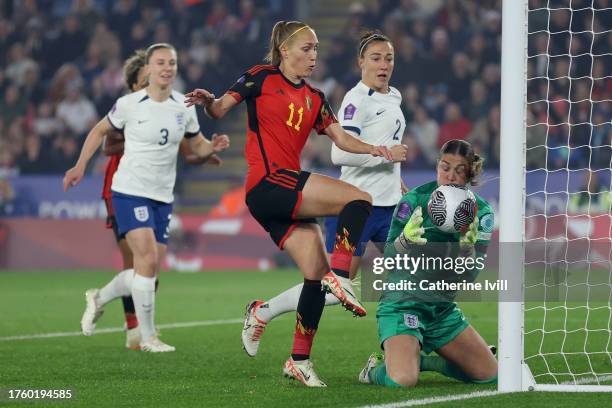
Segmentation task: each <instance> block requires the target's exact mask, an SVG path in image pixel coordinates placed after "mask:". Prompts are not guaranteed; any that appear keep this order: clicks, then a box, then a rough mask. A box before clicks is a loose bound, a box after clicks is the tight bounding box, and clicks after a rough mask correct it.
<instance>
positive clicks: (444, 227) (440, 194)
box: [427, 184, 478, 233]
mask: <svg viewBox="0 0 612 408" xmlns="http://www.w3.org/2000/svg"><path fill="white" fill-rule="evenodd" d="M477 211H478V207H477V205H476V198H475V197H474V193H472V192H471V191H470V190H468V189H467V188H466V187H464V186H459V185H456V184H447V185H444V186H440V187H438V188H436V189H435V190H434V191H433V193H431V197H430V199H429V202H428V203H427V212H428V213H429V218H431V221H432V222H433V223H434V225H435V226H436V227H438V229H440V230H441V231H444V232H449V233H455V232H464V231H465V230H467V228H468V227H469V226H470V224H471V223H472V222H473V221H474V217H476V213H477Z"/></svg>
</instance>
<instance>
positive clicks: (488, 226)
mask: <svg viewBox="0 0 612 408" xmlns="http://www.w3.org/2000/svg"><path fill="white" fill-rule="evenodd" d="M493 229H495V219H494V218H493V214H491V213H488V214H485V215H483V216H482V218H481V219H480V230H481V231H482V232H485V233H487V232H488V233H491V232H493Z"/></svg>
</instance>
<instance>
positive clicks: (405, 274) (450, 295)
mask: <svg viewBox="0 0 612 408" xmlns="http://www.w3.org/2000/svg"><path fill="white" fill-rule="evenodd" d="M437 187H438V184H437V182H436V181H432V182H430V183H427V184H423V185H421V186H419V187H417V188H415V189H413V190H411V191H410V192H408V193H407V194H405V195H404V196H403V197H402V198H401V199H400V201H399V203H398V204H397V206H396V207H395V211H394V213H393V218H392V220H391V226H390V228H389V235H388V237H387V242H386V245H385V257H394V258H395V257H396V255H398V253H397V251H396V249H395V246H394V245H393V243H394V241H395V240H396V239H397V238H398V237H399V235H400V234H401V233H402V231H403V230H404V226H405V225H406V223H407V222H408V220H409V219H410V216H411V215H412V213H413V211H414V210H415V209H416V208H417V207H421V210H422V213H423V225H422V226H423V228H424V230H425V233H424V234H423V237H424V238H427V244H425V245H422V246H420V245H416V244H415V245H412V246H411V247H410V250H409V251H408V253H407V255H408V256H410V257H412V258H419V257H420V258H422V261H421V262H425V259H426V258H429V259H430V260H429V261H427V262H430V263H429V265H428V267H427V268H426V269H424V268H418V269H415V270H414V271H412V270H406V269H403V268H402V269H393V270H391V271H389V275H388V277H387V282H394V283H397V282H403V281H405V282H408V281H410V282H414V285H415V287H416V288H417V289H416V290H407V291H401V290H386V291H385V292H384V293H383V296H382V298H381V302H393V303H395V302H411V301H415V300H418V301H432V302H433V301H453V300H454V298H455V296H456V291H452V290H451V291H447V290H432V289H430V288H428V289H427V290H420V289H419V286H420V285H419V284H420V282H421V281H423V280H427V282H428V283H435V282H436V281H438V280H441V281H446V282H448V283H450V282H463V281H467V282H472V281H474V280H475V279H476V277H477V276H478V272H480V269H478V268H476V267H474V268H472V269H471V270H467V268H463V269H465V270H464V271H463V272H462V273H457V272H456V271H457V270H459V269H460V268H455V267H453V268H452V269H451V270H449V269H448V267H449V266H450V265H455V263H456V262H457V259H458V257H459V256H460V254H459V252H460V250H459V239H460V234H459V233H447V232H443V231H441V230H440V229H438V228H437V227H436V226H435V225H434V224H433V222H432V220H431V219H430V217H429V214H428V212H427V203H428V201H429V199H430V197H431V193H432V192H433V191H434V190H435V189H436V188H437ZM474 196H475V198H476V203H477V205H478V212H477V215H478V218H479V226H478V239H477V241H476V245H475V249H476V251H475V255H474V256H473V257H472V260H475V259H476V258H479V257H480V259H481V260H483V256H484V254H485V253H486V250H487V246H488V244H489V240H490V239H491V234H492V233H493V228H494V225H495V220H494V214H493V210H492V208H491V206H490V204H489V203H488V202H487V201H486V200H484V199H483V198H482V197H480V196H479V195H477V194H474ZM400 255H401V256H403V255H404V254H400ZM436 258H439V259H440V261H435V259H436ZM436 262H438V263H436ZM440 262H442V263H443V264H444V265H443V266H442V268H440ZM411 272H414V273H411Z"/></svg>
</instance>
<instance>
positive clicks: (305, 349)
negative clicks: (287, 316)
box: [291, 314, 317, 360]
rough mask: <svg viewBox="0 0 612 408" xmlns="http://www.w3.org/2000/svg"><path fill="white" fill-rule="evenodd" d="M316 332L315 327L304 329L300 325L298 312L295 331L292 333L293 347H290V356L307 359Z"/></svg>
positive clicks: (300, 319)
mask: <svg viewBox="0 0 612 408" xmlns="http://www.w3.org/2000/svg"><path fill="white" fill-rule="evenodd" d="M316 332H317V330H316V329H306V328H305V327H304V326H303V325H302V316H300V315H299V314H298V316H297V322H296V324H295V333H294V334H293V348H292V349H291V356H292V357H293V359H294V360H306V359H308V357H309V356H310V350H311V349H312V342H313V341H314V336H315V334H316Z"/></svg>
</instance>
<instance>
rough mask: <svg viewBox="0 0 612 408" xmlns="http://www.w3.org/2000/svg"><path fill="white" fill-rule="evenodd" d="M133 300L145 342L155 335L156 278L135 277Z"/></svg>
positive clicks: (136, 275) (137, 275)
mask: <svg viewBox="0 0 612 408" xmlns="http://www.w3.org/2000/svg"><path fill="white" fill-rule="evenodd" d="M132 298H133V299H134V308H135V309H136V318H137V319H138V327H139V328H140V335H141V337H142V339H143V340H148V339H149V338H150V337H153V336H154V335H155V323H154V321H155V278H147V277H146V276H142V275H139V274H138V273H136V274H135V275H134V281H133V283H132Z"/></svg>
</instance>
